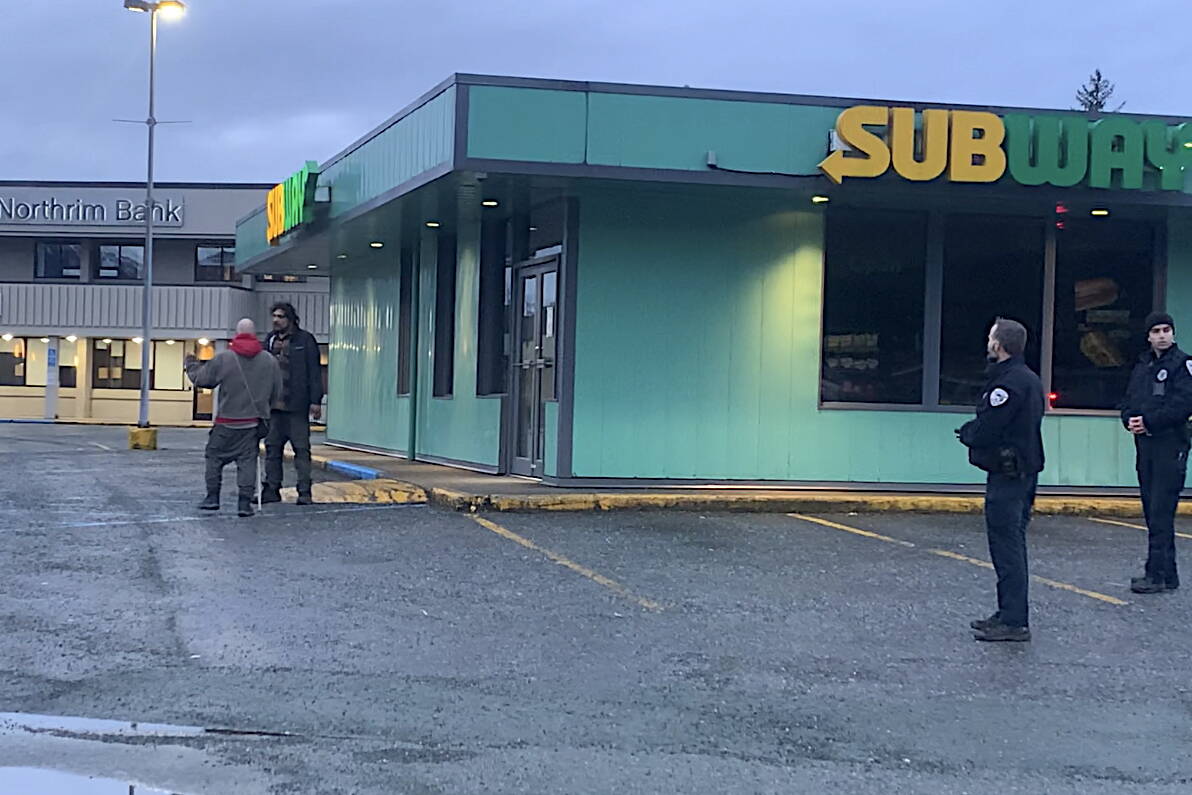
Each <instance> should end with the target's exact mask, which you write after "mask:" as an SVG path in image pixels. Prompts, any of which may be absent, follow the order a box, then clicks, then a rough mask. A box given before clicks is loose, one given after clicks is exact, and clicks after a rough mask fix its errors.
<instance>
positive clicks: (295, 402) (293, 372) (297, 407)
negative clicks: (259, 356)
mask: <svg viewBox="0 0 1192 795" xmlns="http://www.w3.org/2000/svg"><path fill="white" fill-rule="evenodd" d="M277 337H278V333H277V332H276V331H273V332H270V333H269V336H268V337H266V338H265V350H266V351H268V352H269V353H273V341H274V340H275V339H277ZM287 387H288V394H289V397H288V399H287V400H286V404H285V406H283V407H282V408H283V409H284V410H285V411H298V412H302V413H306V412H307V411H309V410H310V407H311V406H317V405H318V404H320V403H322V402H323V365H322V364H321V363H320V360H319V342H318V340H316V339H315V335H314V334H311V333H310V332H309V331H307V330H306V329H301V328H298V327H297V326H295V327H294V329H293V331H291V332H290V372H289V380H288V381H287Z"/></svg>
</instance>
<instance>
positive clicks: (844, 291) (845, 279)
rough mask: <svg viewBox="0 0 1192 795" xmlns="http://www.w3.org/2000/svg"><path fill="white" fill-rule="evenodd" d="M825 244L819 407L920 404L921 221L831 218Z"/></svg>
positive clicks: (878, 214)
mask: <svg viewBox="0 0 1192 795" xmlns="http://www.w3.org/2000/svg"><path fill="white" fill-rule="evenodd" d="M826 240H827V249H826V257H825V267H824V321H823V322H824V331H823V356H822V363H823V364H822V367H823V369H822V375H821V378H822V380H821V386H820V395H821V397H822V399H823V400H824V401H829V402H833V401H834V402H847V403H907V404H915V403H919V402H921V401H922V399H923V305H924V287H925V275H926V265H925V262H926V252H927V215H926V214H925V213H907V212H889V211H884V210H849V209H846V210H840V211H831V212H829V214H828V218H827V232H826Z"/></svg>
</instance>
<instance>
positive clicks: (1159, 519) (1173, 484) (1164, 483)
mask: <svg viewBox="0 0 1192 795" xmlns="http://www.w3.org/2000/svg"><path fill="white" fill-rule="evenodd" d="M1135 442H1136V444H1135V450H1136V452H1137V457H1136V459H1135V462H1136V467H1137V469H1138V486H1139V488H1140V490H1141V491H1142V512H1143V515H1145V516H1146V526H1147V536H1148V545H1147V556H1146V576H1147V577H1148V578H1149V579H1151V580H1152V581H1154V582H1158V583H1164V584H1166V585H1168V586H1169V587H1172V588H1175V587H1178V586H1179V584H1180V576H1179V573H1178V572H1177V571H1176V565H1175V512H1176V508H1177V507H1178V506H1179V503H1180V491H1182V490H1183V488H1184V478H1185V476H1186V475H1187V472H1188V442H1187V441H1185V440H1184V439H1183V438H1182V437H1180V436H1160V437H1150V436H1138V437H1135Z"/></svg>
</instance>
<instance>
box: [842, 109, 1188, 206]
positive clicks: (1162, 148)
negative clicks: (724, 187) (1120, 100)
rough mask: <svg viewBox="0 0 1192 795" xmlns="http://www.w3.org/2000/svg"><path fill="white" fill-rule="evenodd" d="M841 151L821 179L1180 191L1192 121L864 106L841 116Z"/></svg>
mask: <svg viewBox="0 0 1192 795" xmlns="http://www.w3.org/2000/svg"><path fill="white" fill-rule="evenodd" d="M836 134H837V136H838V137H839V138H840V140H841V141H843V142H844V143H845V144H847V146H848V147H849V148H850V149H851V150H852V151H847V150H844V149H838V150H836V151H834V152H832V153H831V154H830V155H828V157H827V158H826V159H825V160H824V161H823V162H822V163H820V165H819V167H820V170H821V171H823V172H824V174H825V175H827V177H828V178H829V179H831V180H832V181H833V182H835V183H837V184H840V183H841V182H843V181H844V178H845V177H854V178H872V177H880V176H881V175H883V174H885V173H886V172H887V171H889V170H890V168H891V166H893V168H894V171H895V173H897V174H898V175H899V176H901V177H902V178H903V179H906V180H910V181H912V182H927V181H930V180H933V179H937V178H938V177H940V176H943V175H945V174H946V175H947V179H948V181H949V182H996V181H998V180H999V179H1001V178H1002V177H1003V176H1004V175H1005V174H1006V173H1007V172H1009V174H1010V178H1011V179H1013V180H1014V181H1015V182H1017V183H1019V184H1020V185H1054V186H1057V187H1064V188H1066V187H1072V186H1074V185H1079V184H1081V183H1085V182H1086V183H1087V185H1088V186H1089V187H1092V188H1114V187H1120V188H1128V189H1140V188H1142V187H1143V186H1144V179H1143V176H1144V174H1145V173H1147V172H1148V171H1149V172H1151V173H1154V174H1155V177H1154V182H1153V184H1151V185H1147V187H1152V188H1154V189H1157V190H1184V188H1185V175H1186V173H1187V172H1189V171H1192V122H1185V123H1183V124H1170V125H1169V124H1166V123H1164V122H1162V121H1158V120H1146V121H1135V120H1134V119H1130V118H1127V117H1124V116H1110V117H1107V118H1102V119H1097V120H1096V121H1089V119H1087V118H1085V117H1083V116H1077V115H1072V116H1060V115H1055V116H1031V115H1026V114H1019V113H1011V114H1007V115H1006V116H1005V117H1001V116H998V115H996V114H993V113H989V112H986V111H971V110H942V109H928V110H924V111H921V112H918V113H916V111H915V110H914V109H913V108H890V107H882V106H876V105H858V106H856V107H852V108H848V109H846V110H844V111H842V112H841V114H840V115H839V116H838V117H837V119H836Z"/></svg>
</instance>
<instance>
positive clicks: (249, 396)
mask: <svg viewBox="0 0 1192 795" xmlns="http://www.w3.org/2000/svg"><path fill="white" fill-rule="evenodd" d="M232 355H233V356H235V357H236V367H237V368H239V369H240V377H241V378H242V379H244V388H245V389H247V390H248V399H249V400H251V401H252V407H253V408H254V409H256V410H257V419H261V415H260V407H259V406H258V405H257V398H256V395H254V394H253V393H252V386H251V385H250V384H249V383H248V376H247V375H245V373H244V365H243V364H241V363H240V354H238V353H235V352H233V353H232ZM257 355H258V356H260V354H257ZM268 413H269V412H265V414H266V415H267V414H268Z"/></svg>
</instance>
